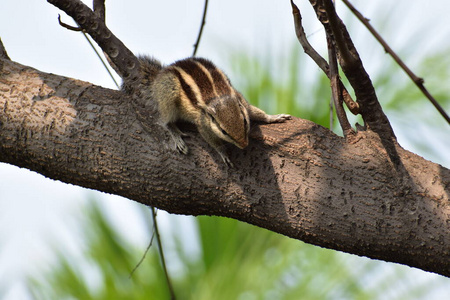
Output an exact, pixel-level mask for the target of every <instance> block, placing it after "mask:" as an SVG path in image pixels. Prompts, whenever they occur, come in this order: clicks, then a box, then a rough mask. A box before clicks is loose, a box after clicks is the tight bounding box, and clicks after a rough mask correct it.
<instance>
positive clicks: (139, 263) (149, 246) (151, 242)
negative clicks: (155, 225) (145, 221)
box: [128, 230, 155, 279]
mask: <svg viewBox="0 0 450 300" xmlns="http://www.w3.org/2000/svg"><path fill="white" fill-rule="evenodd" d="M154 237H155V230H153V232H152V237H151V238H150V242H149V243H148V246H147V249H145V252H144V255H142V257H141V259H140V260H139V262H138V263H137V264H136V266H135V267H134V268H133V270H131V272H130V276H128V278H129V279H131V277H132V276H133V274H134V272H135V271H136V270H137V268H139V266H140V265H141V264H142V262H143V261H144V259H145V257H146V256H147V253H148V251H149V250H150V248H151V247H152V245H153V239H154Z"/></svg>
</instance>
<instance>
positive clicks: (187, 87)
mask: <svg viewBox="0 0 450 300" xmlns="http://www.w3.org/2000/svg"><path fill="white" fill-rule="evenodd" d="M170 70H171V71H172V72H173V73H174V74H175V76H177V78H178V81H179V82H180V85H181V89H182V90H183V92H184V93H185V94H186V97H187V98H188V99H189V100H190V102H191V103H192V105H194V106H195V107H198V106H199V103H198V99H197V96H196V94H195V92H194V90H193V89H192V88H191V86H190V85H189V84H188V83H187V82H186V80H185V79H184V77H183V75H182V74H181V72H180V71H179V70H177V68H170Z"/></svg>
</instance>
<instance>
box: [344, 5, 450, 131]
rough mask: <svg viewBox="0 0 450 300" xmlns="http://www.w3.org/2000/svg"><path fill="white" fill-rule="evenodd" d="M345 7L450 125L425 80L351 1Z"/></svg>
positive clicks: (449, 120) (449, 119)
mask: <svg viewBox="0 0 450 300" xmlns="http://www.w3.org/2000/svg"><path fill="white" fill-rule="evenodd" d="M342 2H344V4H345V5H347V7H348V8H349V9H350V10H351V11H352V12H353V14H354V15H355V16H356V17H357V18H358V19H359V20H360V21H361V22H362V23H363V24H364V26H366V28H367V29H368V30H369V31H370V33H372V35H373V36H374V37H375V39H376V40H377V41H378V42H379V43H380V44H381V45H382V46H383V48H384V50H385V51H386V52H387V53H389V55H391V56H392V58H393V59H394V60H395V62H396V63H397V64H398V65H399V66H400V67H401V68H402V69H403V71H405V72H406V74H408V76H409V78H411V80H412V81H413V82H414V83H415V84H416V86H417V87H418V88H419V89H420V90H421V91H422V93H423V94H424V95H425V96H426V97H427V98H428V100H430V101H431V103H432V104H433V105H434V107H435V108H436V109H437V110H438V111H439V113H440V114H441V115H442V116H443V117H444V119H445V120H447V123H449V124H450V117H449V116H448V114H447V113H446V112H445V111H444V109H443V108H442V107H441V105H440V104H439V103H438V102H437V101H436V99H434V97H433V96H432V95H431V94H430V93H429V92H428V90H427V89H426V88H425V86H424V85H423V83H424V80H423V78H420V77H418V76H416V75H415V74H414V73H413V72H412V71H411V69H409V68H408V66H407V65H406V64H405V63H404V62H403V61H402V60H401V59H400V57H399V56H398V55H397V54H396V53H395V52H394V50H392V48H391V47H390V46H389V45H388V44H387V43H386V41H385V40H384V39H383V38H382V37H381V36H380V34H379V33H378V32H377V31H376V30H375V28H373V26H372V25H371V24H370V22H369V20H368V19H367V18H365V17H364V16H363V15H362V14H361V13H360V12H359V11H358V10H357V9H356V8H355V7H354V6H353V5H352V4H351V3H350V2H349V1H347V0H342Z"/></svg>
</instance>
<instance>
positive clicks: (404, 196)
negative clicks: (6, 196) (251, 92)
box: [0, 59, 450, 276]
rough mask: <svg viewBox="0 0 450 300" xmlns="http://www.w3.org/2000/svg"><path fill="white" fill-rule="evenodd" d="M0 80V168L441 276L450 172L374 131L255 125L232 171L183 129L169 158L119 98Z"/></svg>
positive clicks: (446, 267) (46, 78)
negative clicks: (183, 140)
mask: <svg viewBox="0 0 450 300" xmlns="http://www.w3.org/2000/svg"><path fill="white" fill-rule="evenodd" d="M0 69H1V72H0V161H2V162H7V163H10V164H13V165H16V166H19V167H24V168H27V169H30V170H34V171H36V172H38V173H41V174H43V175H45V176H47V177H49V178H52V179H55V180H61V181H63V182H67V183H71V184H76V185H79V186H83V187H87V188H91V189H95V190H99V191H103V192H107V193H112V194H117V195H121V196H124V197H127V198H129V199H132V200H135V201H138V202H140V203H143V204H146V205H151V206H155V207H158V208H160V209H164V210H166V211H168V212H171V213H178V214H189V215H200V214H203V215H217V216H226V217H230V218H234V219H238V220H242V221H245V222H248V223H251V224H254V225H257V226H260V227H264V228H267V229H269V230H272V231H275V232H278V233H281V234H284V235H287V236H289V237H292V238H295V239H299V240H303V241H305V242H308V243H311V244H315V245H319V246H323V247H327V248H331V249H336V250H341V251H345V252H349V253H353V254H357V255H364V256H368V257H371V258H376V259H382V260H386V261H391V262H397V263H402V264H406V265H409V266H414V267H418V268H421V269H423V270H427V271H432V272H435V273H439V274H442V275H445V276H450V250H449V249H450V201H449V184H450V171H449V170H448V169H446V168H444V167H442V166H440V165H438V164H435V163H432V162H430V161H427V160H425V159H423V158H422V157H419V156H417V155H415V154H413V153H411V152H408V151H406V150H404V149H402V148H401V147H400V146H398V145H396V144H391V145H389V146H388V145H386V142H384V141H382V140H380V138H379V137H378V136H377V135H376V134H375V133H374V132H372V131H362V132H358V133H357V136H356V138H355V139H354V141H353V142H352V143H348V142H346V141H345V140H344V139H343V138H341V137H338V136H336V135H335V134H334V133H332V132H330V131H329V130H328V129H326V128H323V127H321V126H318V125H316V124H314V123H312V122H310V121H307V120H302V119H297V118H294V120H292V121H289V122H287V123H285V124H272V125H259V126H258V125H257V124H253V126H252V131H251V135H250V137H251V141H250V145H249V146H248V147H247V148H246V149H245V150H240V149H237V148H235V147H232V146H230V147H229V149H228V150H229V153H230V158H231V160H232V161H233V163H234V164H235V165H236V167H235V168H233V169H230V168H227V167H226V166H225V165H224V164H223V162H222V160H221V158H220V157H219V156H218V155H217V153H216V152H215V151H214V150H213V149H212V148H211V147H210V146H208V144H207V143H206V142H204V141H203V140H202V139H201V137H199V134H198V133H197V132H195V131H192V130H191V128H189V127H186V126H185V128H184V130H189V134H190V138H188V139H187V144H188V146H189V147H190V153H189V155H187V156H185V155H182V154H179V153H176V152H173V151H171V150H169V147H168V146H167V145H168V143H170V140H169V139H168V137H166V135H165V133H164V131H163V130H162V129H161V127H160V126H159V125H158V124H157V123H156V120H157V116H156V115H154V114H149V112H148V111H145V110H144V109H143V108H136V107H133V105H132V104H131V103H132V101H131V100H130V99H129V98H128V97H127V96H126V95H124V94H123V93H121V92H119V91H114V90H109V89H104V88H101V87H98V86H94V85H92V84H90V83H86V82H82V81H79V80H74V79H70V78H65V77H61V76H56V75H52V74H47V73H43V72H39V71H37V70H35V69H32V68H30V67H26V66H23V65H20V64H18V63H15V62H12V61H9V60H7V59H1V60H0ZM137 112H138V113H137ZM143 118H144V119H145V124H144V123H143V122H141V120H142V119H143ZM386 149H388V150H386ZM24 184H26V183H24Z"/></svg>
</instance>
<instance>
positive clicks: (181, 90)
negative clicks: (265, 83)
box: [139, 56, 291, 167]
mask: <svg viewBox="0 0 450 300" xmlns="http://www.w3.org/2000/svg"><path fill="white" fill-rule="evenodd" d="M139 60H140V63H141V70H142V72H143V76H144V84H145V85H149V86H150V98H151V100H153V101H155V102H156V103H157V106H158V111H159V114H160V122H161V123H162V125H163V126H164V127H165V128H166V129H167V131H168V132H169V134H170V136H171V138H172V140H173V142H174V143H175V149H177V150H178V151H179V152H181V153H183V154H187V153H188V147H187V145H186V143H185V142H184V140H183V136H186V134H184V133H182V132H181V130H180V129H179V128H178V127H177V125H176V122H177V121H178V120H182V121H187V122H190V123H193V124H195V125H196V127H197V129H198V131H199V132H200V134H201V136H202V137H203V139H204V140H205V141H206V142H208V144H210V145H211V146H212V147H213V148H214V149H216V151H217V152H218V153H219V155H220V157H221V158H222V159H223V161H224V162H225V164H227V165H228V166H230V167H232V166H233V164H232V163H231V161H230V159H229V158H228V156H227V155H226V153H225V145H224V141H225V142H229V143H231V144H234V145H236V146H237V147H239V148H241V149H243V148H245V147H246V146H247V145H248V133H249V129H250V121H258V122H264V123H276V122H285V121H286V120H289V119H291V116H290V115H287V114H279V115H268V114H266V113H265V112H264V111H263V110H261V109H259V108H257V107H255V106H252V105H250V104H249V103H248V102H247V101H246V100H245V99H244V97H243V96H242V95H241V93H239V92H238V91H236V90H235V89H234V88H233V86H232V85H231V82H230V80H229V79H228V77H227V76H226V75H225V74H224V73H223V72H222V71H221V70H220V69H219V68H217V67H216V66H215V65H214V64H213V63H212V62H211V61H209V60H207V59H204V58H186V59H183V60H179V61H176V62H175V63H173V64H171V65H168V66H163V65H161V63H160V62H159V61H157V60H156V59H153V58H151V57H148V56H141V57H139Z"/></svg>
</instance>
